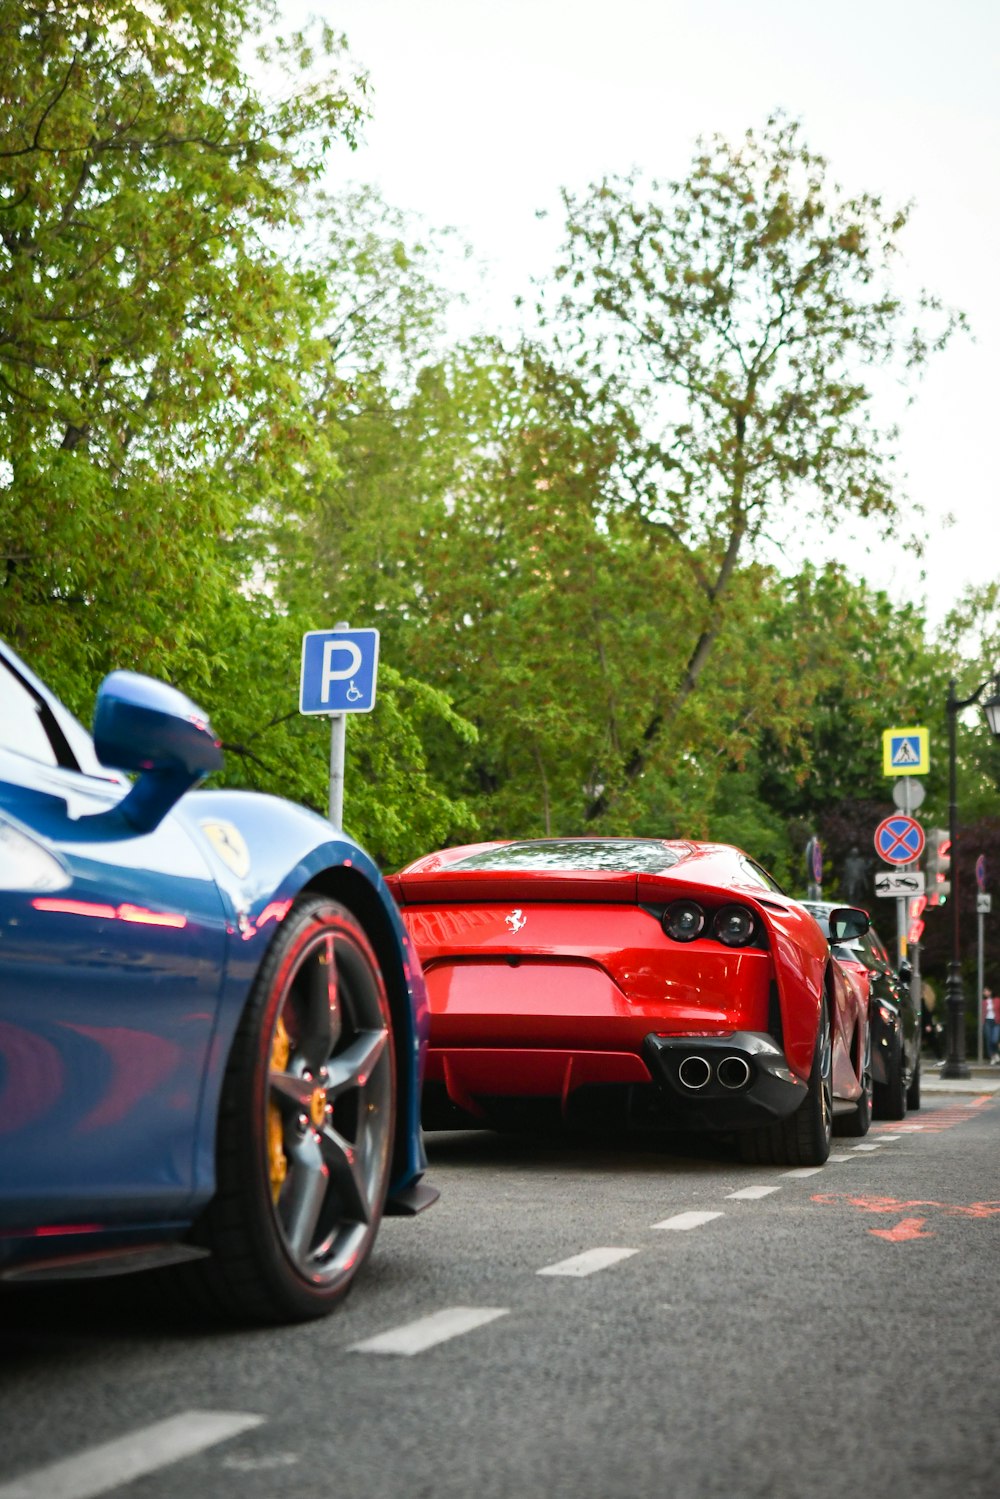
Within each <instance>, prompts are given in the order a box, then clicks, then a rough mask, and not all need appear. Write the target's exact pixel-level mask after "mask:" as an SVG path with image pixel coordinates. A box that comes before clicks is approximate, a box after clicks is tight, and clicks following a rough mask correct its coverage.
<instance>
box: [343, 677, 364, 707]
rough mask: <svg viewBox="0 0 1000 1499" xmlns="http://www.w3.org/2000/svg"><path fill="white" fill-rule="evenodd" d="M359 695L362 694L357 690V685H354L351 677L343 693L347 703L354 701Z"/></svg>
mask: <svg viewBox="0 0 1000 1499" xmlns="http://www.w3.org/2000/svg"><path fill="white" fill-rule="evenodd" d="M361 695H362V694H361V693H360V692H359V691H358V689H357V687H355V685H354V678H353V677H352V678H351V680H350V683H349V684H348V688H347V691H346V692H345V693H344V696H345V697H346V698H347V701H348V702H349V703H356V702H357V701H358V699H359V698H360V697H361Z"/></svg>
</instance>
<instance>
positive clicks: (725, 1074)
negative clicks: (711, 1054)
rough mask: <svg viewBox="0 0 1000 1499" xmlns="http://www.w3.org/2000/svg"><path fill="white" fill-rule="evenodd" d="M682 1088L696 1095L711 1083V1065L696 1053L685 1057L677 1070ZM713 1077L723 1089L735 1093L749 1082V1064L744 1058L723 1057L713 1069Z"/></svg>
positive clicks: (705, 1058) (706, 1059)
mask: <svg viewBox="0 0 1000 1499" xmlns="http://www.w3.org/2000/svg"><path fill="white" fill-rule="evenodd" d="M677 1076H678V1078H679V1079H680V1082H681V1085H682V1087H685V1088H687V1089H688V1091H689V1092H690V1093H697V1092H699V1091H700V1090H701V1089H702V1088H705V1087H707V1086H708V1084H709V1083H710V1082H711V1081H712V1064H711V1062H710V1061H709V1060H708V1058H707V1057H705V1056H702V1055H701V1054H700V1053H698V1052H692V1053H691V1054H690V1055H689V1056H686V1057H685V1058H684V1060H683V1061H682V1062H681V1064H680V1066H679V1067H678V1069H677ZM715 1076H716V1078H717V1079H718V1081H719V1083H720V1084H721V1086H722V1087H723V1088H727V1089H728V1090H729V1091H730V1092H733V1093H734V1092H736V1091H737V1090H738V1089H739V1088H745V1087H746V1085H747V1083H748V1082H749V1081H750V1063H749V1062H748V1061H747V1060H746V1058H745V1057H739V1056H735V1055H730V1056H726V1057H723V1058H722V1060H721V1062H719V1064H718V1065H717V1067H716V1068H715Z"/></svg>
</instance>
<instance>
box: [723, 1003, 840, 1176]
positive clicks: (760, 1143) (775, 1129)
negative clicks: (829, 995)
mask: <svg viewBox="0 0 1000 1499" xmlns="http://www.w3.org/2000/svg"><path fill="white" fill-rule="evenodd" d="M832 1135H833V1038H832V1035H831V1031H830V1012H829V1008H828V1003H827V999H826V996H825V995H824V997H823V1000H822V1002H821V1006H820V1017H819V1028H818V1030H817V1033H816V1047H815V1050H814V1052H813V1063H812V1068H811V1070H810V1073H809V1082H808V1084H807V1087H806V1096H805V1098H804V1099H803V1100H802V1102H801V1103H800V1104H799V1106H798V1108H797V1109H796V1110H795V1113H794V1114H790V1115H789V1117H788V1118H787V1119H781V1120H779V1121H778V1122H777V1123H775V1124H768V1125H765V1126H764V1128H763V1129H753V1130H745V1131H743V1132H741V1133H740V1134H739V1135H738V1136H737V1145H738V1148H739V1153H740V1159H741V1160H744V1161H747V1162H750V1163H753V1164H757V1165H775V1166H822V1165H823V1164H824V1163H825V1161H826V1160H827V1158H828V1157H829V1154H830V1141H831V1138H832Z"/></svg>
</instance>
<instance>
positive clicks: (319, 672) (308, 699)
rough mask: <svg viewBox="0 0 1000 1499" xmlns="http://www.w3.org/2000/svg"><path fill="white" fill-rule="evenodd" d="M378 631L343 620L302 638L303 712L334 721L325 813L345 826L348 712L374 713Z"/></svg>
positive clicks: (301, 682)
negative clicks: (353, 628)
mask: <svg viewBox="0 0 1000 1499" xmlns="http://www.w3.org/2000/svg"><path fill="white" fill-rule="evenodd" d="M378 641H379V632H378V630H372V629H367V628H365V629H360V630H352V629H351V627H350V625H349V624H348V623H347V621H346V620H339V621H338V623H337V624H336V625H335V626H334V627H333V629H332V630H307V631H306V633H305V634H304V635H303V637H302V672H301V677H300V681H299V712H300V713H312V714H316V715H317V716H322V717H324V718H328V719H329V720H330V784H329V793H328V798H327V808H328V812H327V815H328V816H329V819H330V821H331V822H332V823H333V825H334V827H336V828H342V827H343V826H344V762H345V760H346V757H347V717H348V714H350V713H370V712H371V710H372V708H373V707H374V705H375V683H376V680H377V677H378Z"/></svg>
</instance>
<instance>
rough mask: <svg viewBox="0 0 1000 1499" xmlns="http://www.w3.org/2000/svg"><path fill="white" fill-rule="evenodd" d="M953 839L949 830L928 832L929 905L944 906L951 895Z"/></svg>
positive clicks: (930, 830) (939, 829)
mask: <svg viewBox="0 0 1000 1499" xmlns="http://www.w3.org/2000/svg"><path fill="white" fill-rule="evenodd" d="M950 869H951V838H950V837H949V835H948V829H947V828H928V830H927V866H926V873H927V904H928V905H929V906H943V905H944V903H945V901H946V900H947V899H948V896H949V895H950V894H951V880H950V879H949V878H948V872H949V870H950Z"/></svg>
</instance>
